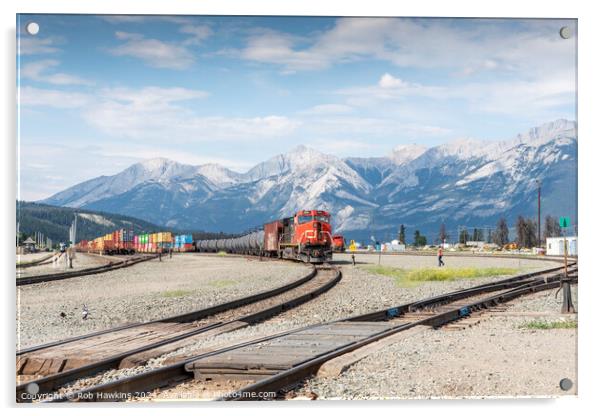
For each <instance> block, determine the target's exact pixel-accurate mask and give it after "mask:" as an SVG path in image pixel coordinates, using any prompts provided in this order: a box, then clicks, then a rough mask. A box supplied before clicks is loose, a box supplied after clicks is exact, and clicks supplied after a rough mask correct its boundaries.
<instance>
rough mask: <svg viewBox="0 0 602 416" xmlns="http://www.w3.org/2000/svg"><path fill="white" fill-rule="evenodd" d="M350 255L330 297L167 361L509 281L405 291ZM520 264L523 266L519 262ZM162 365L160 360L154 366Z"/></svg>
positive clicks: (478, 261) (408, 262)
mask: <svg viewBox="0 0 602 416" xmlns="http://www.w3.org/2000/svg"><path fill="white" fill-rule="evenodd" d="M386 257H387V259H386V261H387V263H385V256H382V259H381V260H382V264H387V265H391V266H395V267H405V268H408V269H409V268H422V267H432V263H433V261H435V262H436V258H435V259H434V260H433V259H431V258H430V257H424V256H386ZM350 258H351V256H350V255H346V254H338V255H335V258H334V263H335V264H337V265H338V266H340V267H341V269H342V273H343V278H342V279H341V281H340V282H339V283H338V284H337V285H336V286H335V287H333V288H332V289H330V290H329V291H328V292H326V293H324V294H322V295H320V296H319V297H318V298H316V299H314V300H311V301H309V302H307V303H305V304H303V305H301V306H298V307H296V308H294V309H292V310H289V311H286V312H284V313H282V314H280V315H278V316H276V317H274V318H272V319H270V320H268V321H266V322H264V323H262V324H259V325H254V326H251V327H247V328H243V329H240V330H238V331H234V332H231V333H226V334H221V335H218V336H215V337H213V338H210V339H207V340H203V341H202V342H199V343H196V344H193V345H191V346H188V347H185V348H183V349H181V350H178V351H175V352H173V353H171V354H168V355H166V356H165V357H163V358H167V357H171V356H174V355H177V354H181V353H188V352H194V351H197V350H199V349H205V348H209V347H213V346H215V345H221V344H225V343H232V342H235V341H236V340H244V339H247V338H251V337H259V336H265V335H270V334H273V333H276V332H281V331H286V330H289V329H293V328H298V327H303V326H307V325H311V324H316V323H320V322H328V321H332V320H336V319H340V318H345V317H348V316H352V315H360V314H363V313H368V312H373V311H377V310H380V309H384V308H389V307H392V306H398V305H401V304H404V303H408V302H412V301H416V300H419V299H423V298H427V297H430V296H435V295H438V294H441V293H446V292H450V291H453V290H458V289H463V288H467V287H470V286H476V285H478V284H483V283H487V282H490V281H495V280H501V279H504V278H506V277H508V276H499V277H495V278H491V277H489V278H478V279H465V280H456V281H449V282H425V283H424V284H422V285H420V286H417V287H413V288H402V287H399V286H397V285H396V284H395V282H394V281H393V279H391V278H388V277H386V276H379V275H374V274H371V273H369V272H368V271H366V270H364V269H363V268H362V267H361V266H362V264H368V263H369V262H371V261H374V262H378V255H362V256H361V257H360V256H357V261H358V264H357V266H356V267H353V266H351V265H350V264H348V259H350ZM447 260H454V262H455V261H457V264H456V265H455V266H454V265H453V264H452V261H449V265H450V266H452V267H460V266H462V267H492V266H496V267H516V268H518V267H519V265H520V268H521V270H522V271H523V272H527V271H531V270H540V269H545V268H548V267H554V266H556V265H557V263H554V262H544V261H528V260H517V259H483V258H462V259H458V258H455V259H451V258H449V259H447ZM518 262H520V263H518ZM160 362H162V359H158V360H157V361H156V363H160Z"/></svg>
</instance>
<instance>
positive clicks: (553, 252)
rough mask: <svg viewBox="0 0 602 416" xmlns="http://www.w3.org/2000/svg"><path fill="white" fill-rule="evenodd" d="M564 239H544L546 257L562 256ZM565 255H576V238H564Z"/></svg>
mask: <svg viewBox="0 0 602 416" xmlns="http://www.w3.org/2000/svg"><path fill="white" fill-rule="evenodd" d="M564 238H565V237H548V238H546V255H548V256H564ZM566 246H567V255H569V256H576V255H577V236H571V237H566Z"/></svg>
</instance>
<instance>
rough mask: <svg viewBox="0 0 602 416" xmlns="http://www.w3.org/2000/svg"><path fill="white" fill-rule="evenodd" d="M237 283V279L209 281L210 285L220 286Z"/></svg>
mask: <svg viewBox="0 0 602 416" xmlns="http://www.w3.org/2000/svg"><path fill="white" fill-rule="evenodd" d="M237 283H238V282H237V281H236V280H229V279H222V280H213V281H211V282H209V283H208V285H209V286H213V287H218V288H220V287H228V286H233V285H235V284H237Z"/></svg>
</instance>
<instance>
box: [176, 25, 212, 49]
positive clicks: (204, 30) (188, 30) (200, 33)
mask: <svg viewBox="0 0 602 416" xmlns="http://www.w3.org/2000/svg"><path fill="white" fill-rule="evenodd" d="M180 32H181V33H185V34H188V35H192V37H190V38H188V39H186V40H185V41H184V45H199V44H201V43H202V41H204V40H205V39H207V38H208V37H210V36H211V35H212V34H213V31H212V30H211V28H210V27H209V26H208V25H184V26H182V27H181V28H180Z"/></svg>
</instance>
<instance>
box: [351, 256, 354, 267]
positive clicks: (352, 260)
mask: <svg viewBox="0 0 602 416" xmlns="http://www.w3.org/2000/svg"><path fill="white" fill-rule="evenodd" d="M351 263H353V265H354V266H355V254H352V255H351Z"/></svg>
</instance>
